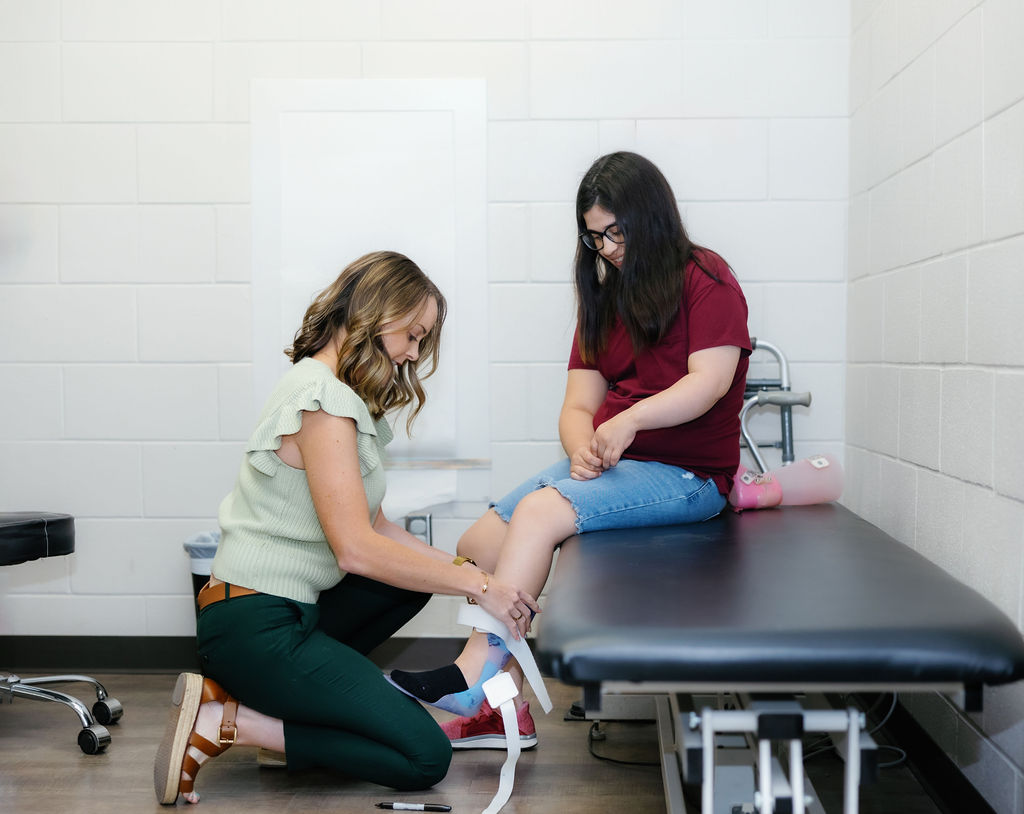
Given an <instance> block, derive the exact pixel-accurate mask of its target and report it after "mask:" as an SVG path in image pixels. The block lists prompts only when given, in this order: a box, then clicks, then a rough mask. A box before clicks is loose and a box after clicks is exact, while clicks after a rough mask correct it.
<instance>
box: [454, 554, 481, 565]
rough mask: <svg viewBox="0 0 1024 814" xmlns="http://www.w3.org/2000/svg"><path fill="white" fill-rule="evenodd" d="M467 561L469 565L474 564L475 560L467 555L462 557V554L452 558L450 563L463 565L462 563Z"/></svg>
mask: <svg viewBox="0 0 1024 814" xmlns="http://www.w3.org/2000/svg"><path fill="white" fill-rule="evenodd" d="M467 562H468V563H469V564H470V565H476V560H473V559H470V558H469V557H463V556H458V557H456V558H455V559H454V560H452V565H463V564H464V563H467Z"/></svg>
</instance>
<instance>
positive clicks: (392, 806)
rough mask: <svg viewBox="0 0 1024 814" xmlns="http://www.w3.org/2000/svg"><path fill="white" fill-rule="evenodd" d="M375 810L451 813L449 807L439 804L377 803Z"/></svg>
mask: <svg viewBox="0 0 1024 814" xmlns="http://www.w3.org/2000/svg"><path fill="white" fill-rule="evenodd" d="M376 807H377V808H386V809H388V810H390V811H451V810H452V807H451V806H446V805H442V804H441V803H377V804H376Z"/></svg>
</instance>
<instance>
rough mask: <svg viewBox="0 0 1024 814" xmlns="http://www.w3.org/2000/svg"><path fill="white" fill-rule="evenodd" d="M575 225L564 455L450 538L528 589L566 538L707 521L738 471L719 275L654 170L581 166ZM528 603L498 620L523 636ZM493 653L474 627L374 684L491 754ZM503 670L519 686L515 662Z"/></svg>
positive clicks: (735, 349)
mask: <svg viewBox="0 0 1024 814" xmlns="http://www.w3.org/2000/svg"><path fill="white" fill-rule="evenodd" d="M576 221H577V225H578V229H579V237H578V241H577V247H576V260H575V289H576V299H577V324H576V332H575V336H574V338H573V344H572V351H571V353H570V356H569V374H568V381H567V384H566V391H565V399H564V401H563V404H562V411H561V416H560V418H559V424H558V429H559V435H560V438H561V441H562V447H563V449H564V450H565V454H566V457H565V458H564V459H563V460H561V461H559V462H558V463H556V464H554V465H553V466H551V467H549V468H548V469H545V470H544V471H543V472H541V473H539V474H538V475H536V476H534V477H532V478H530V479H528V480H527V481H526V482H524V483H523V484H522V485H521V486H519V487H518V488H517V489H515V490H513V491H512V492H511V493H509V494H508V495H507V496H505V497H504V498H502V499H501V500H499V501H498V502H497V503H496V504H493V505H492V507H491V510H489V511H488V512H487V513H486V514H485V515H484V516H483V517H481V518H480V519H479V520H478V521H477V522H476V523H475V524H474V525H473V526H472V527H471V528H470V529H469V530H468V531H467V532H466V533H465V534H464V535H463V536H462V538H461V540H460V541H459V546H458V552H459V554H460V555H462V556H465V557H468V558H471V561H474V562H475V563H476V564H478V565H479V566H480V567H481V568H483V569H484V570H486V571H489V572H493V574H494V575H495V577H497V578H500V579H504V580H509V581H511V582H513V583H515V584H516V585H519V586H521V587H522V588H523V589H524V590H525V591H526V592H528V593H529V594H530V595H531V596H539V595H540V592H541V589H542V588H543V587H544V583H545V581H546V580H547V577H548V572H549V570H550V568H551V561H552V556H553V554H554V551H555V548H556V547H557V546H558V544H559V543H560V542H561V541H562V540H564V539H565V538H567V537H569V536H571V535H573V534H577V533H581V532H588V531H597V530H600V529H612V528H630V527H639V526H656V525H664V524H674V523H692V522H699V521H702V520H706V519H708V518H710V517H714V516H715V515H717V514H718V513H719V512H720V511H721V510H722V509H723V507H724V506H725V505H726V496H727V495H728V494H729V490H730V488H731V486H732V478H733V475H734V473H735V472H736V469H737V466H738V464H739V438H740V423H739V412H740V408H741V407H742V403H743V390H744V382H745V379H746V373H747V365H748V357H749V355H750V353H751V347H750V337H749V334H748V332H747V305H746V301H745V299H744V297H743V292H742V291H741V290H740V286H739V283H738V282H737V280H736V277H735V275H734V274H733V273H732V270H731V269H730V268H729V266H728V265H727V264H726V262H725V261H724V260H723V259H722V258H721V257H719V256H718V255H717V254H715V253H714V252H713V251H711V250H710V249H705V248H703V247H700V246H697V245H695V244H694V243H692V242H691V240H690V238H689V237H688V236H687V233H686V230H685V229H684V228H683V224H682V220H681V218H680V216H679V209H678V206H677V205H676V200H675V196H674V195H673V193H672V189H671V188H670V186H669V184H668V182H667V181H666V180H665V177H664V176H663V175H662V174H661V172H660V171H659V170H658V168H657V167H655V166H654V164H652V163H651V162H650V161H648V160H647V159H645V158H643V157H641V156H639V155H636V154H635V153H628V152H619V153H612V154H610V155H606V156H604V157H602V158H600V159H598V160H597V161H596V162H595V163H594V164H593V165H592V166H591V168H590V169H589V170H588V172H587V173H586V175H585V176H584V178H583V181H582V182H581V183H580V186H579V190H578V192H577V196H576ZM532 610H533V609H532V608H531V609H530V611H532ZM519 611H522V616H516V613H518V612H519ZM530 611H527V610H525V609H522V608H520V609H519V610H518V611H516V612H514V613H513V618H512V620H508V619H506V618H502V619H501V621H503V622H506V624H507V623H508V622H509V621H514V623H515V624H517V625H518V626H519V631H520V632H521V633H523V634H525V633H526V632H527V631H528V630H529V629H530V623H531V620H532V616H533V614H532V613H531V612H530ZM508 660H509V652H508V649H507V648H506V647H505V644H504V642H503V641H502V640H501V639H500V638H499V637H497V636H494V635H488V634H485V633H481V632H479V631H474V632H473V634H472V635H471V636H470V638H469V640H468V642H467V643H466V646H465V648H464V649H463V651H462V653H461V654H460V655H459V657H458V658H457V659H456V660H455V663H454V664H451V665H448V666H446V667H442V668H440V669H438V670H432V671H428V672H421V673H408V672H404V671H400V670H395V671H393V672H392V673H391V676H390V678H391V680H392V682H393V683H394V684H395V685H396V686H397V687H399V688H400V689H402V690H403V691H404V692H406V693H408V694H409V695H411V696H413V697H415V698H418V699H420V700H421V701H424V702H426V703H428V704H432V705H434V706H436V707H440V708H441V709H444V710H447V711H449V712H453V713H455V714H457V715H458V716H460V717H459V718H456V719H455V720H452V721H449V722H447V723H445V724H443V728H444V730H445V732H446V733H447V734H448V736H449V738H450V739H451V741H452V744H453V746H454V747H456V748H495V747H499V748H500V747H504V746H505V745H506V741H505V734H504V727H503V725H502V720H501V716H500V715H499V714H498V712H497V711H495V710H492V709H491V708H490V706H489V705H488V704H486V702H485V699H484V695H483V692H482V689H481V685H482V683H483V682H484V681H486V680H487V679H488V678H490V677H491V676H493V675H494V674H495V673H496V672H497V671H498V670H499V669H501V668H502V667H503V666H505V664H506V662H508ZM509 671H510V672H511V673H512V674H513V677H514V678H515V680H516V683H517V686H519V687H520V688H521V687H522V672H521V670H519V668H518V666H517V665H515V664H514V663H513V664H512V665H511V667H509ZM517 703H518V713H519V727H520V730H519V731H520V740H521V745H522V746H523V747H524V748H529V747H530V746H533V745H535V744H536V742H537V736H536V730H535V727H534V723H533V719H532V717H531V716H530V711H529V705H528V704H526V703H525V702H524V701H523V699H522V696H521V695H520V696H519V698H518V701H517Z"/></svg>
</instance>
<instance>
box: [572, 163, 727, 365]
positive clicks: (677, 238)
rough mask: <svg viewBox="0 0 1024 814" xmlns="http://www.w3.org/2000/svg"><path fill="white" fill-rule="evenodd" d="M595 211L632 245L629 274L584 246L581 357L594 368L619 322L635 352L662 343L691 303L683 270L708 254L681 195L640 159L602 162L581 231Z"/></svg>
mask: <svg viewBox="0 0 1024 814" xmlns="http://www.w3.org/2000/svg"><path fill="white" fill-rule="evenodd" d="M594 206H600V207H601V208H602V209H606V210H608V211H609V212H611V213H612V214H614V215H615V221H616V223H617V224H618V227H619V229H620V230H621V231H622V234H623V236H624V237H625V241H626V242H625V245H626V251H625V256H624V258H623V262H622V268H621V269H617V268H615V267H614V266H613V265H612V264H611V263H607V262H605V260H604V259H603V258H601V256H600V255H599V254H598V252H597V251H596V250H594V249H589V248H587V247H586V246H585V245H584V244H583V241H578V242H577V247H576V260H575V269H574V279H575V285H576V318H577V325H578V326H579V347H580V353H581V355H582V357H583V359H584V361H587V362H593V361H595V360H596V358H597V356H598V354H599V353H600V352H601V351H602V350H604V347H605V343H606V342H607V339H608V334H609V332H610V331H611V328H612V326H613V325H614V323H615V317H616V315H619V316H620V317H621V318H622V322H623V324H624V325H625V327H626V330H627V331H628V332H629V337H630V340H631V341H632V343H633V349H634V352H639V351H641V350H643V349H645V348H649V347H650V346H651V345H654V344H655V343H657V342H658V341H659V340H660V339H661V338H662V337H663V336H664V335H665V333H666V332H667V331H668V328H669V326H670V325H671V324H672V321H673V320H674V319H675V316H676V314H677V313H678V311H679V304H680V302H681V301H682V296H683V282H684V279H683V273H684V272H683V270H684V269H685V267H686V264H687V262H689V260H690V259H691V258H692V259H693V260H694V261H695V262H696V263H697V265H698V266H699V267H700V268H701V269H702V270H704V272H705V273H706V274H708V275H709V276H711V277H713V278H714V279H715V280H718V279H719V278H718V277H717V276H715V275H714V274H711V273H710V272H708V271H707V270H706V269H704V268H703V266H700V260H699V257H698V256H697V255H696V254H695V252H699V251H700V249H701V248H702V247H700V246H697V245H696V244H694V243H693V241H691V240H690V237H689V235H687V234H686V229H685V228H684V227H683V221H682V218H680V216H679V207H678V206H677V204H676V199H675V195H673V193H672V188H671V187H670V186H669V183H668V181H667V180H665V176H664V175H662V174H661V171H660V170H659V169H658V168H657V167H656V166H654V164H652V163H651V162H650V161H648V160H647V159H646V158H644V157H643V156H640V155H637V154H636V153H628V152H618V153H611V154H609V155H606V156H602V157H601V158H599V159H597V161H595V162H594V163H593V164H592V165H591V167H590V169H589V170H587V173H586V175H584V176H583V180H582V181H581V182H580V187H579V190H578V191H577V193H576V224H577V226H578V228H579V231H580V232H581V233H582V232H585V231H586V228H587V225H586V223H585V221H584V220H583V216H584V215H585V214H586V213H587V212H588V211H590V209H591V208H593V207H594Z"/></svg>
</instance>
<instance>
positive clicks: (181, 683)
mask: <svg viewBox="0 0 1024 814" xmlns="http://www.w3.org/2000/svg"><path fill="white" fill-rule="evenodd" d="M208 701H217V702H219V703H221V704H223V705H224V713H223V715H222V717H221V723H220V730H219V733H218V743H212V742H210V741H208V740H207V739H206V738H204V737H203V736H202V735H200V734H199V733H197V732H196V731H195V728H196V719H197V718H198V717H199V708H200V707H201V706H202V705H203V704H205V703H206V702H208ZM171 703H172V708H171V713H170V716H169V717H168V720H167V728H166V729H165V730H164V738H163V740H162V741H161V743H160V747H159V748H158V749H157V753H156V761H155V762H154V764H153V782H154V786H155V788H156V797H157V800H158V801H159V802H160V803H161V804H162V805H174V803H175V802H176V801H177V799H178V794H191V793H192V790H193V788H194V786H195V779H196V775H197V774H198V773H199V768H200V763H199V761H198V760H196V759H195V758H194V757H193V756H192V755H191V753H190V752H189V747H190V746H194V747H195V748H196V749H197V750H199V751H200V752H202V753H203V754H204V755H206V756H207V757H217V755H220V754H222V753H223V752H224V751H226V750H227V748H228V747H229V746H231V745H232V744H233V743H234V742H235V738H236V737H237V735H238V727H237V726H236V724H235V718H236V716H237V714H238V702H237V701H236V700H235V699H234V698H232V697H231V696H230V695H228V694H227V692H226V691H225V690H224V688H223V687H221V686H220V685H219V684H218V683H217V682H216V681H214V680H213V679H210V678H206V679H204V678H203V677H202V676H201V675H199V674H197V673H182V674H181V675H179V676H178V681H177V683H176V684H175V685H174V693H173V695H172V696H171ZM183 772H184V773H185V774H187V775H188V776H189V777H188V779H187V780H186V779H182V777H181V775H182V773H183Z"/></svg>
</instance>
